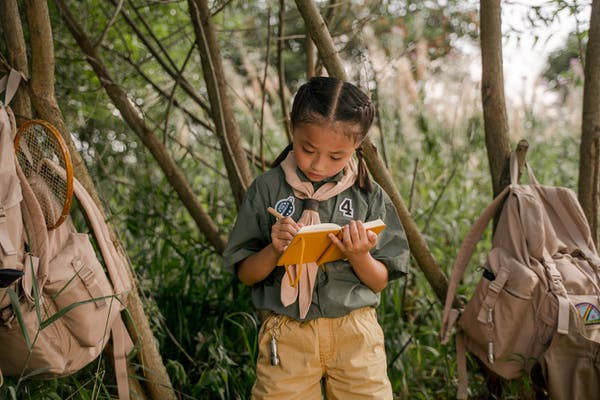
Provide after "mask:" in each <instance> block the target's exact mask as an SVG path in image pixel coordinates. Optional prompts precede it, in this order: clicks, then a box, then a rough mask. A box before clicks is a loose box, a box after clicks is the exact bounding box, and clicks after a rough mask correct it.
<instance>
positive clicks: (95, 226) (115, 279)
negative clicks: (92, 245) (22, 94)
mask: <svg viewBox="0 0 600 400" xmlns="http://www.w3.org/2000/svg"><path fill="white" fill-rule="evenodd" d="M44 163H45V164H46V165H47V166H48V167H50V168H52V169H54V170H55V171H56V172H57V173H59V174H65V171H64V169H62V168H61V167H60V166H59V165H57V164H56V163H55V162H53V161H51V160H49V159H44ZM73 193H74V194H75V196H76V197H77V200H79V203H80V204H81V206H82V208H83V211H84V213H85V214H86V217H87V219H88V221H89V223H90V225H91V227H92V230H93V231H94V236H95V237H96V242H97V243H98V247H99V248H100V253H102V258H103V259H104V263H105V265H106V269H107V270H108V274H109V275H110V280H111V282H112V284H113V287H114V291H115V294H117V295H118V296H119V297H120V298H121V301H125V298H126V296H127V292H128V291H129V290H130V289H131V280H130V278H129V275H128V273H127V263H126V261H125V259H124V256H123V255H122V254H121V253H120V252H119V251H118V250H117V248H116V247H115V244H114V243H113V242H112V240H111V239H110V233H109V232H108V227H107V226H106V222H105V221H104V218H103V217H102V216H101V214H100V210H98V207H97V206H96V203H95V202H94V200H93V199H92V197H91V196H90V194H89V193H88V192H87V190H85V188H84V187H83V185H82V184H81V183H80V182H79V181H78V180H77V179H76V178H73Z"/></svg>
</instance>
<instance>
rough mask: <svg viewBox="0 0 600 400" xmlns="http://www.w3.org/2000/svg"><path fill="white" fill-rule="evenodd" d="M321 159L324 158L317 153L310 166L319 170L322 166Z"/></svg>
mask: <svg viewBox="0 0 600 400" xmlns="http://www.w3.org/2000/svg"><path fill="white" fill-rule="evenodd" d="M321 159H322V157H321V156H319V155H315V156H314V157H313V158H312V160H311V163H310V167H311V168H312V169H314V170H315V171H319V169H320V166H321Z"/></svg>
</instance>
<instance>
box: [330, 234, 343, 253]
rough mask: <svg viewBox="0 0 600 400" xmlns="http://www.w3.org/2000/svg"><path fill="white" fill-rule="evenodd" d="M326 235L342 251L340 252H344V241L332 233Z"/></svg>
mask: <svg viewBox="0 0 600 400" xmlns="http://www.w3.org/2000/svg"><path fill="white" fill-rule="evenodd" d="M327 236H328V237H329V239H331V241H332V242H333V243H334V244H335V245H336V246H337V247H338V248H339V249H340V250H341V251H342V253H345V252H346V246H344V243H342V241H341V240H340V239H338V237H337V236H335V235H334V234H333V233H330V234H329V235H327Z"/></svg>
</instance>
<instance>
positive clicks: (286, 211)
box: [274, 196, 296, 217]
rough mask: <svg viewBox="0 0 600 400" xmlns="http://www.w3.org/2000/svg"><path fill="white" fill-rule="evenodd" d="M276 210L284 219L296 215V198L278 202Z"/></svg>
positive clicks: (291, 197) (292, 197)
mask: <svg viewBox="0 0 600 400" xmlns="http://www.w3.org/2000/svg"><path fill="white" fill-rule="evenodd" d="M274 208H275V209H276V210H277V212H278V213H280V214H281V215H283V216H284V217H289V216H290V215H292V214H293V213H294V211H296V206H295V205H294V196H290V197H288V198H285V199H281V200H278V201H277V203H275V207H274Z"/></svg>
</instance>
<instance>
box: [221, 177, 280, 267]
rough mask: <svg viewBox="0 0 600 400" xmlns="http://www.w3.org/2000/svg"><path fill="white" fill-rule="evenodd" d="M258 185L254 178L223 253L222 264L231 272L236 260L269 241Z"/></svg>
mask: <svg viewBox="0 0 600 400" xmlns="http://www.w3.org/2000/svg"><path fill="white" fill-rule="evenodd" d="M258 186H259V183H258V182H257V181H256V180H255V181H254V182H253V183H252V185H250V187H249V188H248V191H247V192H246V195H245V197H244V201H243V202H242V205H241V206H240V210H239V212H238V216H237V218H236V221H235V224H234V226H233V229H232V230H231V233H230V234H229V241H228V242H227V246H226V247H225V251H224V253H223V266H224V268H225V269H226V270H227V271H229V272H232V273H235V265H236V264H237V263H238V262H240V261H242V260H243V259H245V258H247V257H249V256H251V255H252V254H254V253H257V252H259V251H260V250H262V249H263V248H264V247H265V246H267V245H268V244H269V243H270V241H271V237H270V227H269V222H268V217H267V215H266V206H265V201H264V200H263V198H262V197H261V195H260V193H259V190H258Z"/></svg>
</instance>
